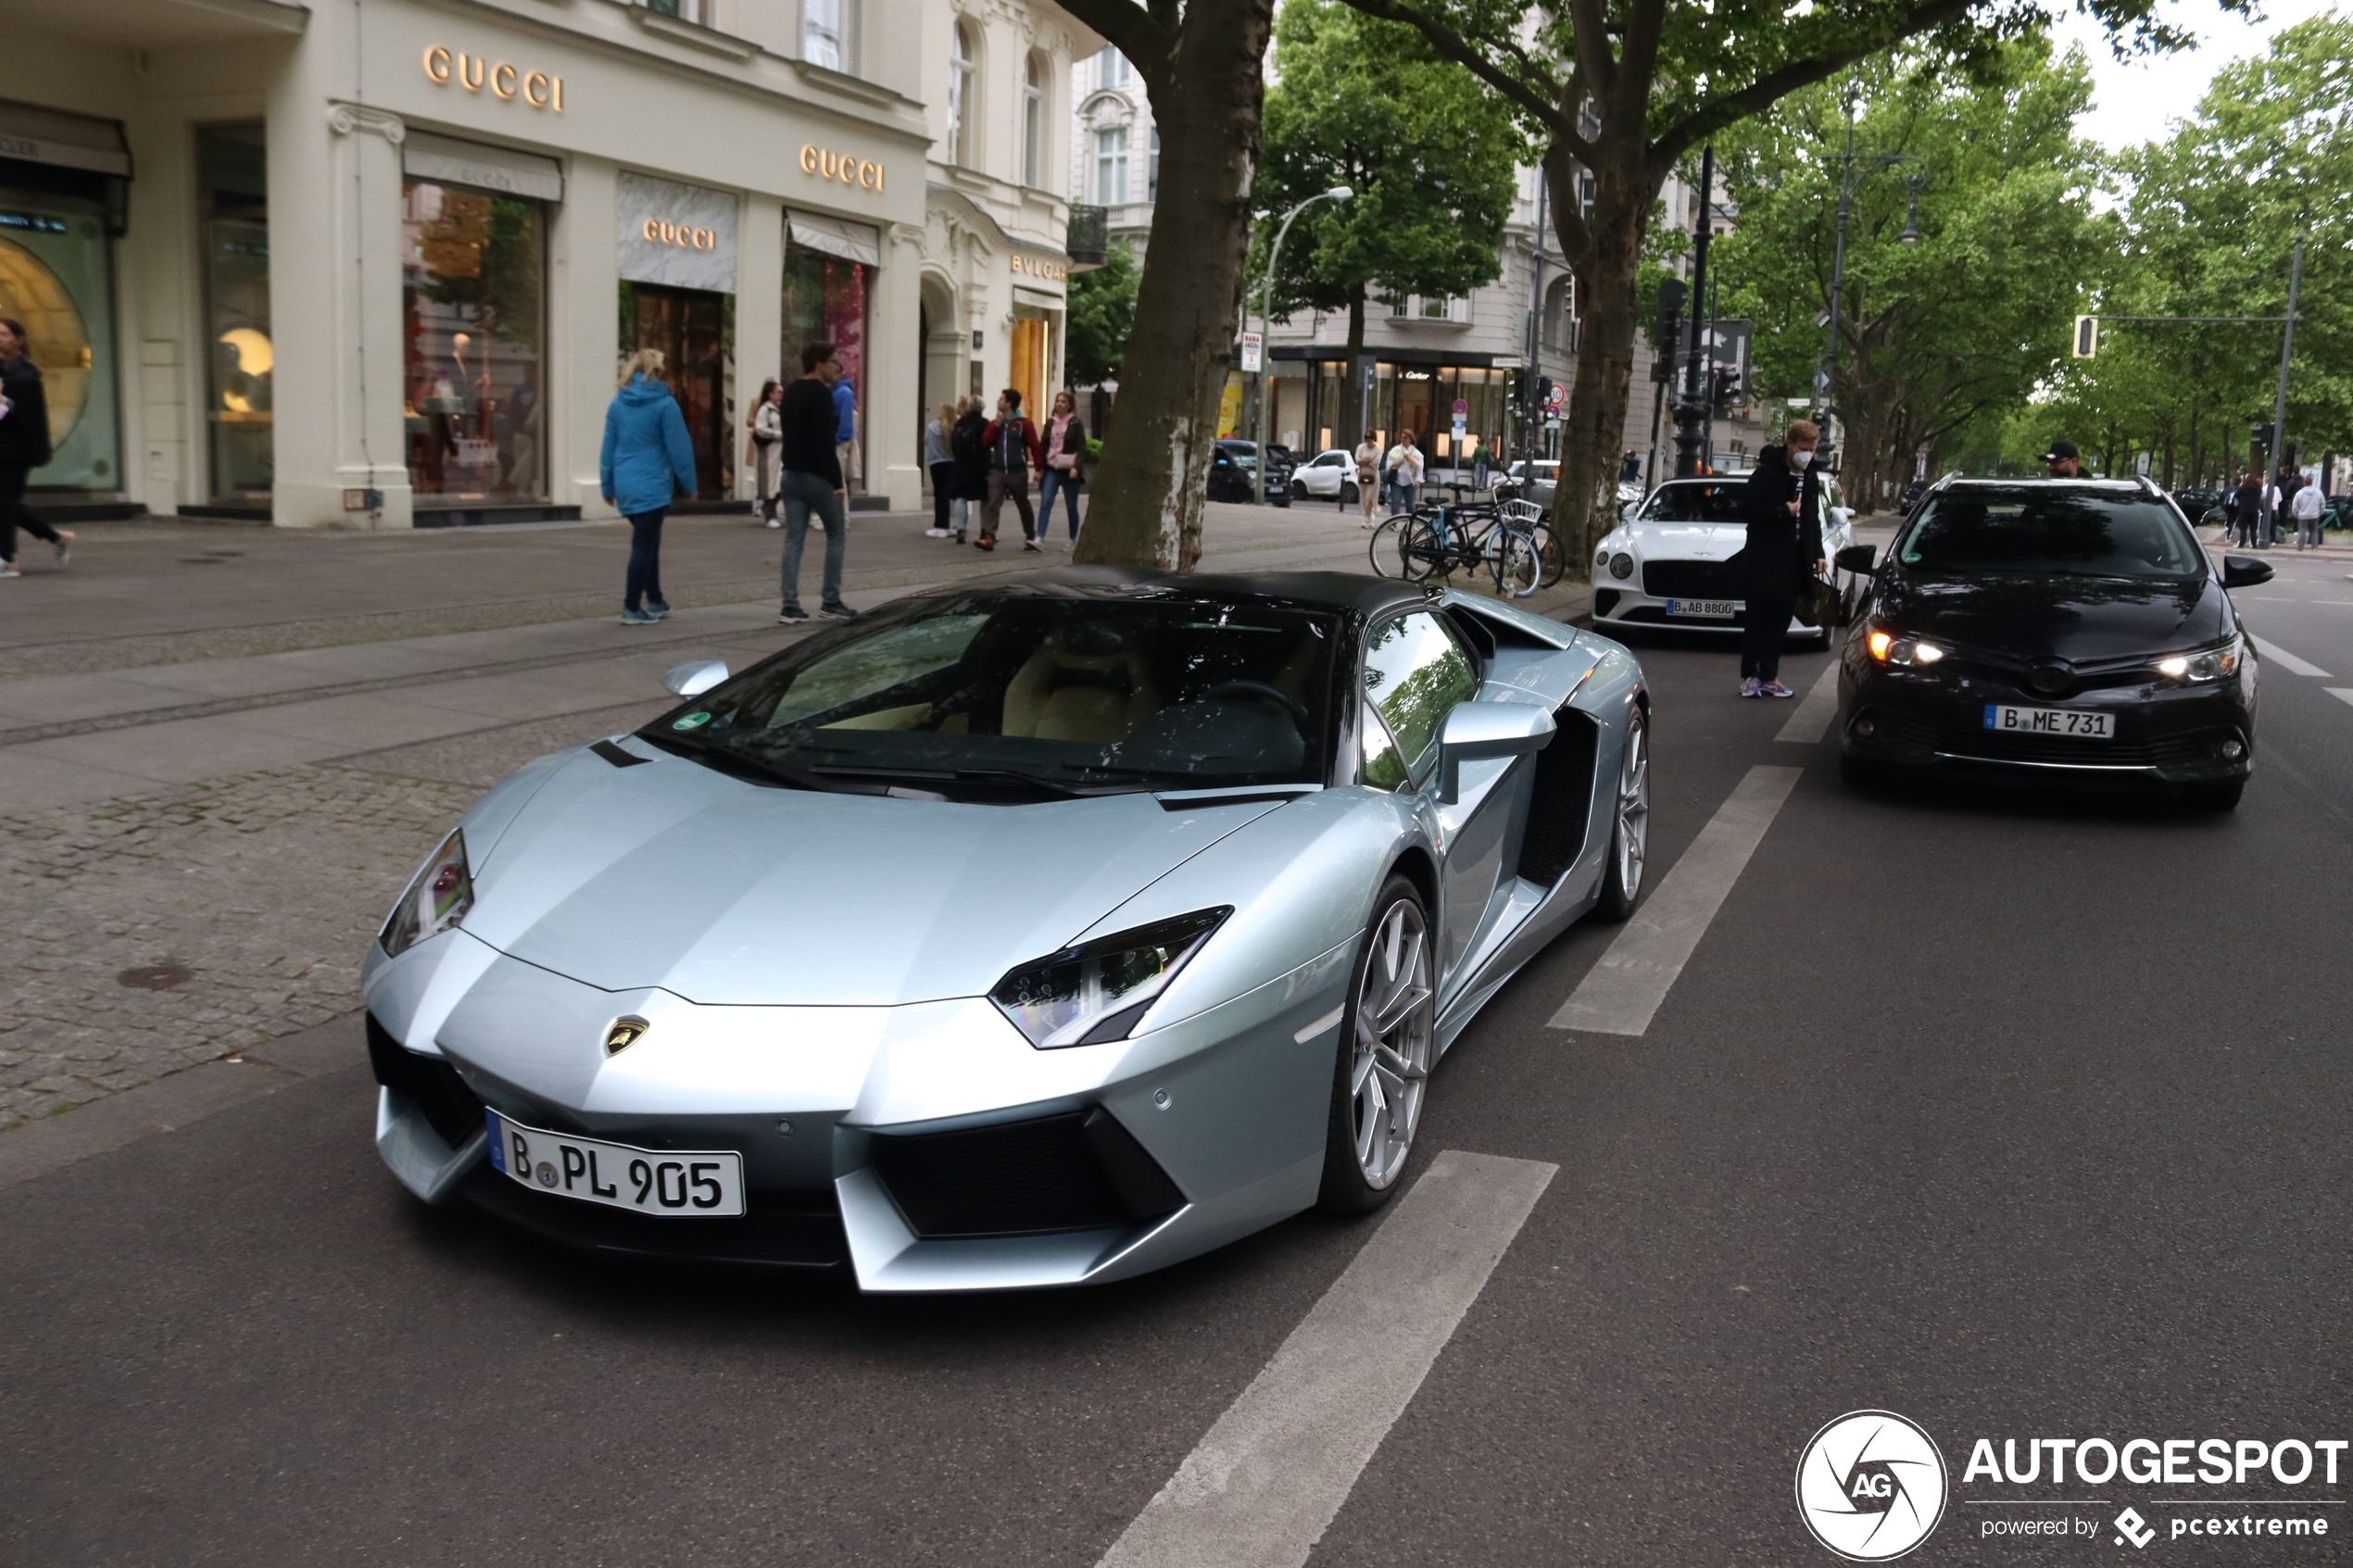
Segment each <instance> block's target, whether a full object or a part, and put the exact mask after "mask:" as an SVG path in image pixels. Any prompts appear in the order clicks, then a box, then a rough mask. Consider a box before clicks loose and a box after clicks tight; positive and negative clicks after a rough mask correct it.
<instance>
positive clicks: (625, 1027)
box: [605, 1016, 653, 1056]
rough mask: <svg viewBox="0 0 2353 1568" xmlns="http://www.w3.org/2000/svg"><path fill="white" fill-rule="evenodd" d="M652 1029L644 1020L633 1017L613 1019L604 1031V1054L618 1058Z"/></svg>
mask: <svg viewBox="0 0 2353 1568" xmlns="http://www.w3.org/2000/svg"><path fill="white" fill-rule="evenodd" d="M652 1027H653V1025H652V1024H650V1023H648V1022H646V1021H645V1020H644V1019H642V1018H637V1017H635V1016H631V1017H628V1018H616V1019H614V1020H613V1021H612V1022H611V1023H610V1025H608V1026H607V1028H606V1030H605V1054H606V1055H607V1056H619V1055H620V1054H621V1053H622V1052H623V1051H625V1050H627V1049H628V1048H629V1047H632V1046H634V1045H635V1044H636V1043H637V1042H638V1041H639V1040H642V1039H644V1038H645V1035H646V1031H647V1030H648V1029H650V1028H652Z"/></svg>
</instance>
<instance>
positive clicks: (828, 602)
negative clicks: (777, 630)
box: [776, 469, 849, 609]
mask: <svg viewBox="0 0 2353 1568" xmlns="http://www.w3.org/2000/svg"><path fill="white" fill-rule="evenodd" d="M776 493H777V494H778V495H782V496H783V497H784V501H785V604H784V608H786V609H799V608H800V546H801V545H802V544H803V543H804V542H805V541H806V540H807V539H808V537H809V514H810V513H811V512H812V511H813V512H815V513H816V514H817V521H819V522H822V523H824V526H825V588H824V597H823V598H822V599H820V600H819V601H818V602H819V603H820V604H822V605H824V607H825V608H827V609H838V608H840V607H841V556H842V549H843V547H844V546H846V545H847V544H848V543H849V518H848V517H847V516H845V515H844V514H843V512H842V506H841V497H840V496H838V495H835V494H834V487H833V486H832V485H830V484H828V483H825V482H824V480H822V479H820V478H818V477H817V476H816V475H815V474H813V473H799V472H796V471H794V470H791V469H786V470H785V472H784V476H783V477H782V478H781V479H780V480H778V481H777V484H776Z"/></svg>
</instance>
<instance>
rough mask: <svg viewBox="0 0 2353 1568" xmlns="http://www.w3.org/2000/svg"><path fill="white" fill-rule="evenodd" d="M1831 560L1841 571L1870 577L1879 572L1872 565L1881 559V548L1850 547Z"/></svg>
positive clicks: (1873, 546)
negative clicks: (1854, 572) (1874, 572)
mask: <svg viewBox="0 0 2353 1568" xmlns="http://www.w3.org/2000/svg"><path fill="white" fill-rule="evenodd" d="M1877 559H1879V546H1877V545H1849V546H1846V548H1844V549H1843V550H1841V551H1839V553H1838V554H1837V555H1835V556H1833V557H1831V560H1832V562H1833V563H1834V564H1835V565H1836V566H1837V567H1838V569H1839V570H1840V571H1856V572H1860V573H1862V574H1863V575H1864V576H1866V577H1868V576H1869V575H1871V574H1872V572H1873V571H1876V570H1877V569H1876V568H1874V567H1873V566H1872V564H1871V563H1872V562H1873V561H1875V560H1877Z"/></svg>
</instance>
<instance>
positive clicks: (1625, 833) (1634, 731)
mask: <svg viewBox="0 0 2353 1568" xmlns="http://www.w3.org/2000/svg"><path fill="white" fill-rule="evenodd" d="M1650 832H1651V753H1650V731H1649V728H1648V726H1646V725H1644V724H1642V723H1640V722H1637V723H1635V724H1634V725H1632V726H1631V727H1630V728H1629V730H1628V731H1627V734H1626V757H1625V760H1624V761H1623V762H1622V763H1621V764H1620V765H1619V767H1618V770H1617V834H1615V837H1616V838H1617V846H1616V852H1617V884H1618V886H1620V887H1622V888H1623V889H1625V892H1626V901H1627V902H1628V903H1629V905H1630V904H1631V903H1632V902H1633V901H1634V898H1635V896H1636V895H1638V894H1639V893H1641V892H1642V864H1643V859H1644V857H1645V856H1646V855H1647V854H1648V852H1649V848H1650Z"/></svg>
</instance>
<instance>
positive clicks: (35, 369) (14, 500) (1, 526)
mask: <svg viewBox="0 0 2353 1568" xmlns="http://www.w3.org/2000/svg"><path fill="white" fill-rule="evenodd" d="M30 347H31V344H30V343H28V342H27V341H26V339H25V332H24V323H23V322H21V321H16V320H9V319H8V318H6V317H0V400H4V401H0V577H15V576H19V575H20V574H19V572H18V571H17V530H18V529H19V527H21V528H22V529H23V530H24V531H25V532H26V533H30V534H31V535H32V536H33V537H34V538H36V539H45V540H47V541H48V542H49V543H50V544H52V545H54V546H57V564H58V565H59V566H61V567H62V566H63V565H65V564H66V558H67V557H68V556H69V554H70V553H71V551H72V547H73V533H72V531H71V530H70V529H69V530H67V531H65V532H64V533H59V532H58V531H57V529H54V528H52V527H50V526H49V525H48V524H47V523H45V522H44V521H41V520H40V519H39V518H37V517H34V516H33V515H32V514H31V513H30V512H28V511H26V510H25V509H24V483H25V480H26V479H27V477H29V476H30V475H31V472H32V470H34V469H37V468H40V467H42V466H43V465H44V464H45V463H47V462H48V460H49V458H50V456H51V454H50V451H49V397H48V393H47V391H46V390H45V389H44V387H43V386H42V384H41V368H40V367H39V366H37V365H35V364H34V363H33V362H32V357H31V355H29V354H27V353H26V352H25V350H26V349H28V348H30Z"/></svg>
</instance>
